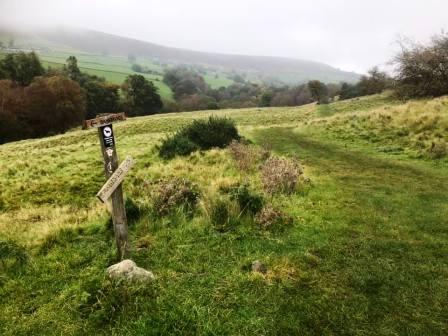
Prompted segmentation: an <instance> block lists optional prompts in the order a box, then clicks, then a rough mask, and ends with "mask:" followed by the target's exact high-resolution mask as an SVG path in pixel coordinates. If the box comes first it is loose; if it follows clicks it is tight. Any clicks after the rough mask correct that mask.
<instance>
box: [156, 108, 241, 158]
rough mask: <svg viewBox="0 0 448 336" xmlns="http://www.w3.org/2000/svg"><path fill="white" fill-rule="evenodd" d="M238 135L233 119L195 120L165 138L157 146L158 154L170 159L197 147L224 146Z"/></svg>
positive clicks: (211, 118) (190, 151) (188, 152)
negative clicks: (158, 146)
mask: <svg viewBox="0 0 448 336" xmlns="http://www.w3.org/2000/svg"><path fill="white" fill-rule="evenodd" d="M238 139H240V136H239V134H238V130H237V128H236V126H235V123H234V121H233V120H231V119H228V118H219V117H213V116H212V117H210V118H209V119H208V120H195V121H193V123H192V124H190V125H188V126H185V127H183V128H182V129H180V130H179V131H177V132H176V133H175V134H173V135H172V136H170V137H167V138H165V139H164V140H163V141H162V145H161V146H160V148H159V156H160V157H162V158H164V159H171V158H173V157H174V156H176V155H188V154H190V153H192V152H194V151H196V150H198V149H203V150H207V149H211V148H213V147H218V148H224V147H226V146H228V145H229V144H230V143H231V142H232V140H238Z"/></svg>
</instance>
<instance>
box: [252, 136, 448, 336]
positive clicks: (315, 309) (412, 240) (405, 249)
mask: <svg viewBox="0 0 448 336" xmlns="http://www.w3.org/2000/svg"><path fill="white" fill-rule="evenodd" d="M255 139H256V140H258V141H259V142H262V141H263V140H264V139H269V140H270V143H271V144H272V145H273V149H274V150H275V151H277V152H280V153H282V154H285V155H292V156H298V157H299V158H300V159H301V160H302V161H303V162H305V164H306V166H308V167H307V168H308V170H309V171H311V173H312V175H313V177H314V180H315V181H316V183H315V188H314V189H315V190H314V191H313V192H312V194H310V195H309V197H310V199H312V202H313V204H314V205H315V209H314V210H315V211H314V212H311V213H310V212H309V211H306V212H307V213H308V221H309V222H313V223H315V224H316V223H317V224H318V226H317V227H318V229H317V230H318V231H320V234H321V235H322V239H323V241H322V245H321V247H320V248H318V249H317V250H316V251H314V254H315V255H317V256H318V257H319V259H320V260H321V263H320V264H319V265H318V267H317V269H316V272H317V273H318V274H316V275H317V278H319V280H316V281H317V282H318V285H317V286H313V290H311V291H307V293H306V294H305V293H303V292H301V293H300V294H298V293H296V294H297V296H296V297H295V299H293V300H290V302H288V308H287V309H286V308H285V314H294V313H293V312H295V314H296V316H295V320H296V321H297V322H298V323H299V324H301V328H299V329H298V330H300V329H301V330H302V331H304V330H307V331H308V332H310V333H313V334H321V333H325V334H326V333H330V334H333V333H336V334H345V335H347V334H360V335H361V334H376V335H409V334H412V335H417V334H418V335H442V334H446V333H447V332H448V327H447V323H446V321H448V308H447V307H448V299H447V294H448V281H447V278H448V257H447V256H448V173H447V169H444V168H442V169H440V168H437V169H436V168H434V167H433V166H431V164H430V163H429V162H416V161H409V160H408V161H399V160H398V159H394V158H393V157H391V156H388V157H386V156H379V155H378V154H373V153H369V152H367V151H362V150H353V149H350V148H346V147H345V146H344V144H342V143H332V142H329V141H328V140H320V139H318V138H315V137H313V138H310V137H308V136H306V135H304V134H300V133H297V132H294V131H293V130H292V129H287V128H270V129H266V130H262V131H258V132H257V133H255ZM305 216H306V214H305ZM319 218H320V219H321V221H319V220H318V219H319ZM304 299H305V300H306V302H304ZM316 321H319V322H318V323H316ZM297 322H296V323H297ZM304 327H305V328H304ZM293 330H294V329H292V330H291V331H293ZM298 330H297V329H296V331H298Z"/></svg>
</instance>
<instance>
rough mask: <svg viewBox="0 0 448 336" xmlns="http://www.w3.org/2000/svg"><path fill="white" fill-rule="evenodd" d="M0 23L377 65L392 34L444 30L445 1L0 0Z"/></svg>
mask: <svg viewBox="0 0 448 336" xmlns="http://www.w3.org/2000/svg"><path fill="white" fill-rule="evenodd" d="M0 24H7V25H16V26H23V25H25V24H26V25H27V26H34V25H48V26H52V25H66V26H74V27H80V28H87V29H95V30H99V31H103V32H106V33H111V34H117V35H122V36H126V37H132V38H137V39H140V40H145V41H148V42H153V43H158V44H162V45H166V46H172V47H178V48H187V49H192V50H199V51H210V52H220V53H232V54H248V55H267V56H285V57H292V58H300V59H308V60H313V61H319V62H324V63H327V64H329V65H332V66H335V67H338V68H341V69H343V70H348V71H356V72H361V73H362V72H365V71H366V70H367V69H368V68H370V67H371V66H373V65H380V66H384V65H385V64H386V63H387V62H388V61H389V60H390V58H391V56H392V55H393V54H394V51H395V50H396V48H397V45H396V44H395V43H394V42H395V41H396V40H397V39H398V38H399V36H406V37H409V38H411V39H415V40H417V41H422V42H424V41H427V40H428V39H429V38H430V37H431V36H432V35H434V34H436V33H440V32H441V31H442V30H448V1H447V0H425V1H420V0H407V1H406V0H374V1H362V0H357V1H356V0H345V1H343V0H309V1H302V0H274V1H268V0H225V1H213V0H190V1H182V0H148V1H143V0H78V1H67V0H38V1H33V0H0Z"/></svg>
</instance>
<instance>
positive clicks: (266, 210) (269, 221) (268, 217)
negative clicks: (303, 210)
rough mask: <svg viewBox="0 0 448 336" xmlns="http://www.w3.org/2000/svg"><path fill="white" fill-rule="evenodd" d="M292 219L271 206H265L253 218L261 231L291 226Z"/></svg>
mask: <svg viewBox="0 0 448 336" xmlns="http://www.w3.org/2000/svg"><path fill="white" fill-rule="evenodd" d="M292 221H293V219H292V218H291V217H290V216H288V215H287V214H285V213H284V212H283V211H280V210H276V209H274V208H273V207H272V206H271V205H266V206H265V207H263V209H261V211H260V212H259V213H258V215H257V216H256V217H255V223H257V224H258V225H259V226H260V227H261V228H262V229H271V228H281V227H284V226H285V225H289V224H291V223H292Z"/></svg>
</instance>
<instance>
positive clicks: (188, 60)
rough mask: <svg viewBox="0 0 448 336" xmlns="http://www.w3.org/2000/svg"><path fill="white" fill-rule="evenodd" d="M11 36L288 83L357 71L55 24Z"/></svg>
mask: <svg viewBox="0 0 448 336" xmlns="http://www.w3.org/2000/svg"><path fill="white" fill-rule="evenodd" d="M10 39H14V43H15V44H16V46H18V47H20V48H23V49H38V50H43V51H45V52H49V51H67V52H68V51H78V52H85V53H91V54H100V55H110V56H126V57H127V56H128V55H129V54H133V55H135V56H136V57H137V58H145V59H150V60H152V61H153V62H155V63H156V64H162V65H170V64H186V65H195V66H202V67H204V68H206V69H209V70H214V71H221V72H237V73H242V74H244V75H246V76H247V77H248V78H251V79H259V80H265V81H272V82H283V83H289V84H296V83H303V82H306V81H308V80H310V79H318V80H321V81H324V82H340V81H347V82H354V81H356V80H357V79H358V78H359V75H358V74H356V73H353V72H346V71H342V70H339V69H336V68H334V67H331V66H329V65H326V64H323V63H318V62H312V61H305V60H298V59H292V58H282V57H267V56H244V55H227V54H217V53H207V52H198V51H193V50H186V49H179V48H171V47H165V46H161V45H158V44H154V43H149V42H145V41H140V40H136V39H131V38H127V37H122V36H117V35H111V34H107V33H103V32H99V31H92V30H83V29H72V28H57V29H56V28H55V29H52V30H46V31H43V30H42V31H33V32H32V33H31V32H17V31H14V30H12V29H8V28H0V40H1V41H3V44H4V45H5V46H7V45H8V41H9V40H10Z"/></svg>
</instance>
